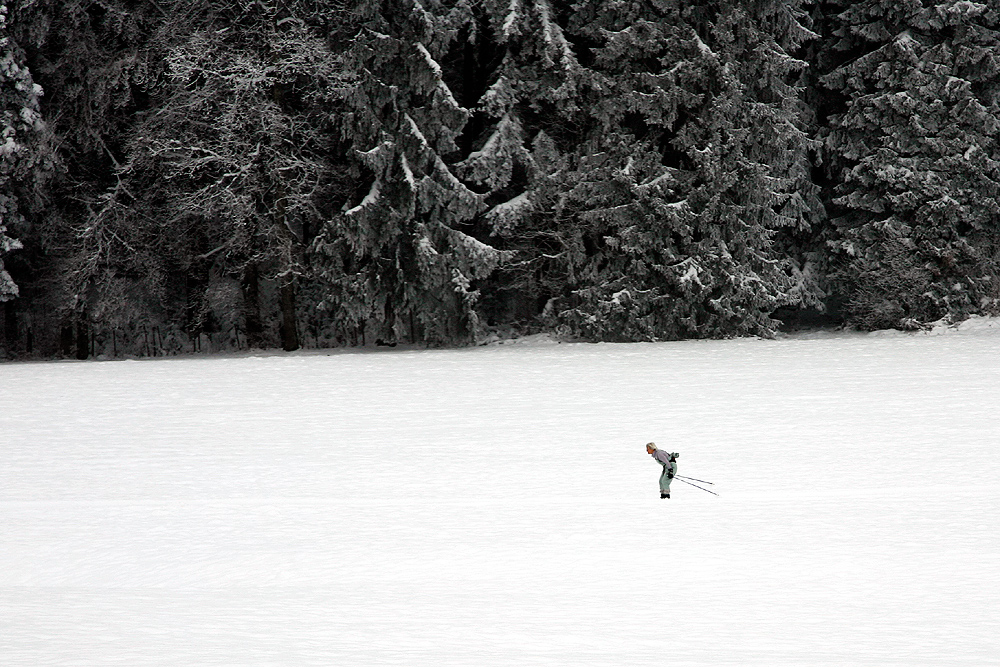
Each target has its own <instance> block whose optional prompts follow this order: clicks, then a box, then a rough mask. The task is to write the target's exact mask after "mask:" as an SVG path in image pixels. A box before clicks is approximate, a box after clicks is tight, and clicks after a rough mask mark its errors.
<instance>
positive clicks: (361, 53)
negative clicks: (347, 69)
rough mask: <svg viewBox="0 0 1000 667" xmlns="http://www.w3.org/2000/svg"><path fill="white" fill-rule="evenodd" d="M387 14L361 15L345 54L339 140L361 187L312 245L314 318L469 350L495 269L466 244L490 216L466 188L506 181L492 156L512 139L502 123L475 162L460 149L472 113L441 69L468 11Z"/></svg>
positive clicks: (484, 246) (487, 254)
mask: <svg viewBox="0 0 1000 667" xmlns="http://www.w3.org/2000/svg"><path fill="white" fill-rule="evenodd" d="M391 4H392V8H391V11H378V12H373V13H371V14H370V15H369V20H368V21H367V22H366V23H365V25H364V26H363V27H362V29H361V31H360V32H359V33H358V35H357V37H356V38H355V40H354V44H353V46H352V48H351V50H350V51H349V54H348V55H349V58H350V62H351V63H352V64H353V66H354V70H355V72H356V73H357V79H356V84H357V87H356V89H355V90H354V92H353V94H352V95H350V96H349V98H348V101H349V107H350V113H349V115H348V116H346V117H345V124H344V132H345V136H346V138H347V141H348V143H349V146H350V147H351V149H352V151H353V154H354V156H355V159H356V163H355V164H356V168H357V175H358V177H359V180H361V182H362V183H363V184H364V185H363V188H362V189H360V191H359V192H358V197H357V198H356V199H355V200H354V201H351V202H348V203H347V205H345V207H344V210H343V212H342V213H341V214H340V215H338V216H335V217H334V219H333V220H331V221H330V223H329V224H328V225H327V227H326V229H325V231H324V233H323V235H322V236H321V238H319V239H318V240H317V242H316V244H315V248H316V250H317V251H318V252H319V254H320V255H321V256H323V257H325V260H324V261H323V262H322V265H323V268H322V269H321V271H322V274H323V275H324V276H325V280H326V281H327V282H328V287H327V298H326V300H325V302H324V307H326V308H327V309H329V310H330V311H331V312H333V313H336V314H338V315H337V316H338V317H341V318H343V320H344V322H345V324H346V325H348V326H353V327H366V326H370V327H374V331H372V335H373V336H380V337H382V338H387V339H392V340H395V339H403V340H419V341H430V342H437V343H443V342H461V341H469V340H472V339H473V338H474V336H475V335H476V332H477V331H478V328H479V324H478V314H477V312H476V310H475V307H474V306H475V304H476V301H477V299H478V295H479V292H478V290H477V287H476V283H477V281H480V280H482V279H484V278H486V277H488V276H489V275H490V274H491V273H492V272H493V271H494V270H495V269H496V267H497V266H498V265H499V263H500V262H501V261H502V259H503V258H504V253H503V252H501V251H500V250H498V249H496V248H495V247H494V246H492V245H491V244H490V243H489V242H488V241H487V239H486V238H485V237H484V236H483V235H480V236H478V237H477V235H476V233H475V230H474V222H475V220H476V219H477V218H478V216H480V214H482V213H483V212H484V211H486V210H487V208H488V206H487V196H486V195H485V194H484V193H483V192H482V191H481V190H482V188H478V189H474V188H473V187H472V186H473V185H475V184H476V183H481V184H485V187H487V188H488V187H490V186H496V185H497V184H498V183H499V182H501V181H504V180H505V179H508V178H509V174H507V173H506V172H505V170H504V167H503V164H502V160H501V159H500V158H499V157H498V155H499V154H500V153H502V152H503V151H504V150H506V148H502V147H503V146H507V144H508V143H509V142H508V139H509V137H508V136H507V135H517V134H518V132H519V130H518V128H517V125H516V121H514V120H509V121H508V123H507V124H501V126H500V127H499V128H498V129H497V132H498V133H499V135H500V136H498V137H497V139H495V140H494V141H493V142H492V144H490V142H487V145H486V146H483V147H481V148H480V149H479V150H478V151H472V150H470V149H469V147H468V142H467V141H466V140H464V135H465V133H466V130H467V123H468V121H469V119H470V117H471V116H472V111H470V110H469V109H467V108H466V107H465V106H463V104H462V103H461V102H460V101H459V99H458V98H457V96H456V93H455V91H454V90H453V85H454V84H456V83H459V84H460V83H461V82H460V81H457V80H456V78H455V72H454V70H452V69H449V68H446V66H445V65H444V62H445V59H446V58H448V57H449V56H450V55H453V54H455V53H456V52H457V53H463V52H464V51H465V50H466V47H467V46H469V42H468V41H463V40H471V39H472V38H473V34H472V32H471V31H472V30H473V29H475V24H474V23H475V22H474V16H473V14H472V9H471V7H469V6H468V5H465V4H463V3H459V4H458V5H456V6H455V7H452V8H451V9H448V8H446V7H443V6H439V5H437V4H436V3H426V4H424V3H421V2H418V1H416V0H400V1H399V2H394V3H391ZM463 95H465V96H467V93H466V92H465V91H463ZM463 158H464V159H463ZM507 171H509V169H508V170H507Z"/></svg>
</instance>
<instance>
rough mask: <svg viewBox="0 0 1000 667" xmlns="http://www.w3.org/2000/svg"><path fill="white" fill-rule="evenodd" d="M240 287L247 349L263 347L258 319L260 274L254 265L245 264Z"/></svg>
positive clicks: (260, 323)
mask: <svg viewBox="0 0 1000 667" xmlns="http://www.w3.org/2000/svg"><path fill="white" fill-rule="evenodd" d="M242 287H243V316H244V319H245V320H246V331H247V348H259V347H263V345H264V324H263V322H261V319H260V274H259V273H258V271H257V265H256V264H247V266H246V268H245V269H244V270H243V281H242Z"/></svg>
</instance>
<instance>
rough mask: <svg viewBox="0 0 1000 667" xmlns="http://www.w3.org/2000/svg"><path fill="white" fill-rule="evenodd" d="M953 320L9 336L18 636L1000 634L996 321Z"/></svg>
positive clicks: (833, 640) (242, 662)
mask: <svg viewBox="0 0 1000 667" xmlns="http://www.w3.org/2000/svg"><path fill="white" fill-rule="evenodd" d="M935 333H939V334H943V335H926V334H917V335H912V334H907V335H903V334H896V335H879V336H873V335H860V334H856V335H849V334H838V335H832V334H813V335H800V336H791V337H787V338H783V339H779V340H775V341H765V340H755V339H747V340H730V341H694V342H680V343H658V344H633V345H610V344H601V345H588V344H557V343H556V342H555V341H553V340H551V339H547V338H544V337H541V338H534V339H529V340H526V341H521V342H520V344H514V345H491V346H487V347H480V348H474V349H464V350H447V351H417V350H403V349H400V348H397V349H394V350H391V351H380V352H371V351H365V352H361V351H353V352H334V353H329V354H327V353H315V352H314V353H302V354H295V355H278V354H261V355H256V356H255V355H245V356H237V357H228V358H220V357H214V358H205V357H188V358H175V359H159V360H148V361H115V362H85V363H80V362H52V363H20V364H2V365H0V406H2V409H0V460H2V465H0V619H2V620H0V664H2V665H4V666H6V667H38V666H42V665H128V666H130V667H137V666H145V665H163V666H171V667H176V666H179V665H183V666H185V667H188V666H192V665H232V666H237V665H239V666H258V665H324V666H327V665H345V666H350V667H364V666H369V665H371V666H375V665H379V666H383V665H406V666H415V667H441V666H462V667H467V666H475V667H482V666H493V665H519V666H520V665H560V666H562V665H571V666H573V667H581V666H591V665H602V666H603V665H607V666H612V665H614V666H624V665H629V666H633V665H650V666H656V667H662V666H663V665H705V666H708V665H712V666H719V665H761V666H764V665H768V666H782V665H865V666H890V665H899V666H904V665H905V666H906V667H913V666H917V665H934V666H941V665H976V666H982V665H990V664H997V661H998V659H1000V633H998V632H997V629H998V628H1000V595H998V591H1000V530H998V526H1000V491H998V483H997V480H998V477H1000V455H998V454H1000V452H998V448H997V441H998V435H1000V420H998V415H997V397H998V396H1000V327H998V326H996V321H978V322H973V323H971V324H966V325H963V326H962V327H957V328H939V329H937V330H935ZM650 440H653V441H656V442H657V443H658V444H659V445H660V446H661V447H663V448H666V449H669V450H671V451H678V452H680V453H681V457H680V459H679V461H678V463H679V473H680V474H682V475H690V476H693V477H697V478H700V479H703V480H708V481H712V482H715V486H713V487H710V488H712V489H713V490H715V491H717V492H718V493H719V494H720V495H719V496H718V497H716V496H713V495H710V494H708V493H705V492H704V491H700V490H698V489H696V488H693V487H691V486H687V485H685V484H683V483H678V482H677V481H676V480H675V482H674V485H673V494H672V496H673V497H672V498H671V499H669V500H661V499H660V498H659V494H658V491H657V479H658V477H659V474H660V467H659V466H658V465H656V464H655V463H654V461H653V460H652V459H651V458H650V457H649V456H648V455H647V454H646V453H645V451H644V445H645V443H646V442H648V441H650Z"/></svg>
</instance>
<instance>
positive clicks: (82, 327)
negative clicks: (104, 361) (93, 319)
mask: <svg viewBox="0 0 1000 667" xmlns="http://www.w3.org/2000/svg"><path fill="white" fill-rule="evenodd" d="M89 356H90V324H89V323H88V322H87V316H86V315H81V316H80V317H79V318H78V319H77V321H76V358H77V359H79V360H80V361H83V360H84V359H86V358H87V357H89Z"/></svg>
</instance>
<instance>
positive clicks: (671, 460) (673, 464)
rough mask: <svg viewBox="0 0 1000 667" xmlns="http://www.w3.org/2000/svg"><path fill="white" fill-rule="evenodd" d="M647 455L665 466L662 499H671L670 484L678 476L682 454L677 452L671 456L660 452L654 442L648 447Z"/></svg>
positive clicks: (668, 453) (662, 476) (661, 490)
mask: <svg viewBox="0 0 1000 667" xmlns="http://www.w3.org/2000/svg"><path fill="white" fill-rule="evenodd" d="M646 453H647V454H649V455H650V456H652V457H653V459H654V460H655V461H656V462H657V463H659V464H660V465H662V466H663V474H662V475H660V498H669V497H670V482H671V481H672V480H673V479H674V475H676V474H677V457H678V456H680V454H677V453H676V452H675V453H673V454H671V453H670V452H664V451H662V450H659V449H657V448H656V445H655V444H654V443H652V442H650V443H648V444H647V445H646Z"/></svg>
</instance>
